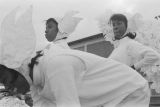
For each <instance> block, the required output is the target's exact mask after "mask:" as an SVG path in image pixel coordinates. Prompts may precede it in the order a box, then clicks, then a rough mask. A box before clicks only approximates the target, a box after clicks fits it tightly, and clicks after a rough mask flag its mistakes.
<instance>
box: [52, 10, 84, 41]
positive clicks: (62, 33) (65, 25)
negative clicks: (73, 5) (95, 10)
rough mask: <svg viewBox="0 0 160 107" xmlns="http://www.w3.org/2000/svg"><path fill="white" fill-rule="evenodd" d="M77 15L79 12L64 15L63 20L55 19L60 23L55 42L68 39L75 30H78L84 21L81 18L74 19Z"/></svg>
mask: <svg viewBox="0 0 160 107" xmlns="http://www.w3.org/2000/svg"><path fill="white" fill-rule="evenodd" d="M77 13H79V12H77V11H69V12H67V13H66V14H65V15H64V17H63V18H55V19H56V21H57V22H58V29H59V32H58V34H57V37H56V39H55V40H54V41H57V40H59V39H62V38H64V37H68V36H69V35H70V34H71V33H73V32H74V30H75V29H76V26H77V25H78V24H79V22H80V21H81V20H82V18H80V17H74V15H75V14H77Z"/></svg>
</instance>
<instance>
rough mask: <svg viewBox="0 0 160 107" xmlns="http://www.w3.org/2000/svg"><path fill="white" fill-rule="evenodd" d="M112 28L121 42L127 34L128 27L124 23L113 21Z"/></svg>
mask: <svg viewBox="0 0 160 107" xmlns="http://www.w3.org/2000/svg"><path fill="white" fill-rule="evenodd" d="M112 27H113V33H114V37H115V39H117V40H119V39H121V38H122V36H123V35H124V33H125V32H126V29H127V28H126V26H125V23H124V22H123V21H118V20H112Z"/></svg>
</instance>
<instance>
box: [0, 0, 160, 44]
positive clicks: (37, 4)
mask: <svg viewBox="0 0 160 107" xmlns="http://www.w3.org/2000/svg"><path fill="white" fill-rule="evenodd" d="M24 4H32V5H33V9H34V10H33V23H34V27H35V30H36V35H37V39H38V43H39V44H40V45H42V43H43V42H44V41H45V38H44V30H45V21H44V20H46V19H48V18H50V17H61V16H63V15H64V13H65V12H67V11H69V10H78V11H79V12H80V13H79V15H78V16H80V17H83V20H82V21H81V23H80V24H79V25H78V26H77V28H76V30H75V32H74V33H73V34H72V35H71V36H70V38H69V41H72V40H76V39H79V38H83V37H86V36H91V35H93V34H96V33H99V30H98V27H97V22H96V21H95V18H96V17H97V16H98V15H100V14H102V13H103V12H105V10H106V9H111V10H114V11H116V12H129V13H137V12H138V13H140V14H142V15H143V16H144V17H146V18H154V17H155V16H156V15H160V0H0V21H2V19H3V18H4V16H5V15H6V14H7V13H8V12H10V11H11V10H12V9H14V8H15V7H16V6H18V5H24Z"/></svg>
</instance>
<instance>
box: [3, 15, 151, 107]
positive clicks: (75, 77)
mask: <svg viewBox="0 0 160 107" xmlns="http://www.w3.org/2000/svg"><path fill="white" fill-rule="evenodd" d="M29 14H30V12H29ZM29 14H27V16H26V15H24V18H22V19H26V18H27V17H28V15H29ZM12 18H14V16H13V17H12ZM12 21H14V20H12ZM12 21H11V22H12ZM11 22H10V23H11ZM22 22H25V24H22V25H23V26H24V25H25V26H27V27H24V28H23V26H22V25H21V24H18V25H17V24H16V23H12V24H13V25H17V27H15V26H12V24H9V25H10V29H7V28H8V27H5V26H4V25H6V24H5V23H3V27H2V31H3V32H2V33H3V37H2V39H3V43H2V44H3V46H4V48H3V51H2V56H3V57H2V63H1V64H4V65H5V66H7V67H9V68H12V69H17V70H19V72H20V73H22V75H24V76H25V77H26V79H27V80H28V82H29V83H30V85H31V94H32V96H33V106H34V107H149V98H150V91H149V87H148V83H147V81H146V80H145V79H144V78H143V77H142V76H141V75H139V74H138V73H137V72H136V71H135V70H133V69H131V68H130V67H128V66H126V65H124V64H122V63H119V62H117V61H114V60H112V59H106V58H103V57H100V56H97V55H94V54H90V53H86V52H81V51H76V50H71V49H64V48H62V47H61V46H59V45H56V44H52V45H51V46H50V47H49V49H48V50H47V51H46V54H44V55H43V56H42V55H38V57H37V56H36V57H34V58H32V60H31V63H30V64H29V65H34V66H28V63H29V62H30V57H31V55H32V53H33V51H34V50H35V39H36V37H35V34H34V29H33V26H32V23H31V22H32V21H31V17H29V19H27V21H22ZM20 25H21V26H20ZM18 26H19V27H18ZM10 37H13V38H10ZM11 41H12V42H11ZM38 54H40V53H38ZM6 56H12V57H6ZM37 58H38V59H37ZM28 61H29V62H28ZM11 62H12V63H11ZM29 67H30V68H29ZM31 68H32V69H31ZM31 71H32V72H31ZM30 74H33V78H31V77H32V76H31V77H29V76H30ZM31 79H32V81H31Z"/></svg>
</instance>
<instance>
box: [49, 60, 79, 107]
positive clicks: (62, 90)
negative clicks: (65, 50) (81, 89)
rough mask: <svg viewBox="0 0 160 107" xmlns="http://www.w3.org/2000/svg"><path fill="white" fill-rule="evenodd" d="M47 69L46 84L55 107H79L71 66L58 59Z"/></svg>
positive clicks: (73, 69) (73, 70) (72, 67)
mask: <svg viewBox="0 0 160 107" xmlns="http://www.w3.org/2000/svg"><path fill="white" fill-rule="evenodd" d="M61 60H62V61H61ZM54 61H55V60H54ZM55 63H56V64H55ZM50 65H51V64H50ZM47 69H48V71H47V72H49V73H50V74H49V73H48V82H49V86H50V88H51V89H50V90H51V94H54V97H55V98H56V105H57V107H81V106H80V102H79V95H78V92H77V85H76V79H75V68H74V66H73V64H72V63H70V61H68V62H67V61H65V59H59V61H56V62H54V64H53V65H52V66H50V67H48V68H47Z"/></svg>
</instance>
